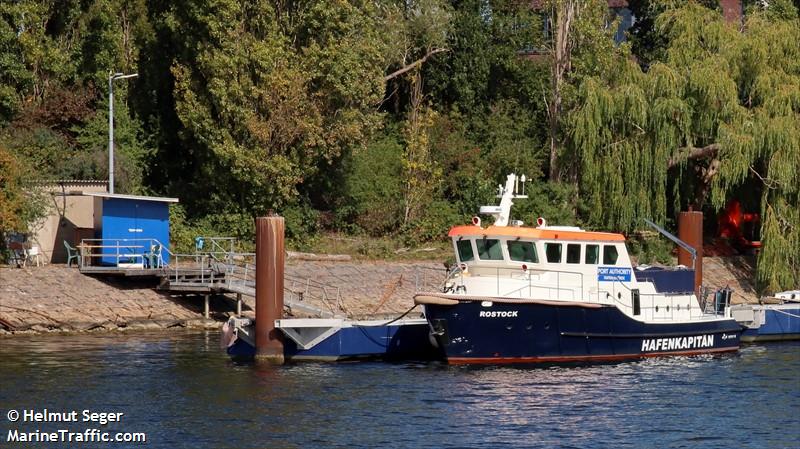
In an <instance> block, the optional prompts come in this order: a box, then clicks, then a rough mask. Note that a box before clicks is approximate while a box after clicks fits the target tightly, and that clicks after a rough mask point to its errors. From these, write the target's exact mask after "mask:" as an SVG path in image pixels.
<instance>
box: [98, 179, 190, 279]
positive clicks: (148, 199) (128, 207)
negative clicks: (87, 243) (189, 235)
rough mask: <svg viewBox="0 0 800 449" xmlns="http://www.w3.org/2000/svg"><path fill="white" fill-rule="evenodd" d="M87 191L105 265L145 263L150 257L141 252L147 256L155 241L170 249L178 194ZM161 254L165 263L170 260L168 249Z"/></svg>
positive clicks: (101, 260)
mask: <svg viewBox="0 0 800 449" xmlns="http://www.w3.org/2000/svg"><path fill="white" fill-rule="evenodd" d="M85 195H87V196H92V197H94V234H95V239H98V241H97V242H96V243H95V245H96V246H99V247H101V249H100V253H101V254H102V257H99V259H100V263H101V264H102V265H122V263H133V264H136V263H139V264H143V263H147V261H146V260H144V259H143V258H142V255H145V257H146V255H147V254H148V253H150V252H151V251H152V250H153V246H154V245H156V244H158V245H161V246H162V248H164V249H169V204H170V203H177V202H178V199H177V198H161V197H153V196H137V195H120V194H111V193H86V194H85ZM115 245H116V246H117V247H116V248H113V246H115ZM120 246H121V247H122V249H120V248H119V247H120ZM161 257H162V260H163V262H164V263H168V262H169V252H167V251H161ZM96 262H97V261H95V263H96Z"/></svg>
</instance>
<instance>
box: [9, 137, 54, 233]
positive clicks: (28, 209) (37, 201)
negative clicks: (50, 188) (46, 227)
mask: <svg viewBox="0 0 800 449" xmlns="http://www.w3.org/2000/svg"><path fill="white" fill-rule="evenodd" d="M31 173H32V169H31V168H30V167H29V166H27V165H26V164H25V162H24V161H21V160H19V158H17V157H15V156H14V154H13V153H11V152H10V151H8V150H7V149H5V148H4V147H3V146H2V145H0V233H4V232H8V231H16V232H22V233H25V232H27V231H28V230H29V229H30V228H31V227H32V226H33V225H34V224H35V223H36V222H37V221H38V220H40V219H41V218H42V217H43V216H44V215H45V206H46V197H45V195H44V194H43V193H42V192H41V191H40V190H39V189H37V188H36V186H34V185H30V184H29V183H28V184H26V181H28V180H30V175H31Z"/></svg>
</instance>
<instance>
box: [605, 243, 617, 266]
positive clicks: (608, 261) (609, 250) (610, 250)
mask: <svg viewBox="0 0 800 449" xmlns="http://www.w3.org/2000/svg"><path fill="white" fill-rule="evenodd" d="M618 258H619V253H617V247H616V246H613V245H603V265H616V264H617V259H618Z"/></svg>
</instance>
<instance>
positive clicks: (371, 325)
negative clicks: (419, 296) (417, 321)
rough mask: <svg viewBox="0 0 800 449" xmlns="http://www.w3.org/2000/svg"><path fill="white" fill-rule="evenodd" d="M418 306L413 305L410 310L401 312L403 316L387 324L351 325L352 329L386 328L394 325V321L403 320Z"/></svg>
mask: <svg viewBox="0 0 800 449" xmlns="http://www.w3.org/2000/svg"><path fill="white" fill-rule="evenodd" d="M418 305H419V304H414V305H413V306H411V308H410V309H408V310H406V311H405V312H403V314H402V315H400V316H399V317H397V318H395V319H393V320H391V321H387V322H385V323H380V324H354V325H353V327H380V326H388V325H390V324H392V323H394V322H396V321H400V320H402V319H403V318H405V316H406V315H408V314H409V313H411V311H412V310H414V309H416V308H417V306H418Z"/></svg>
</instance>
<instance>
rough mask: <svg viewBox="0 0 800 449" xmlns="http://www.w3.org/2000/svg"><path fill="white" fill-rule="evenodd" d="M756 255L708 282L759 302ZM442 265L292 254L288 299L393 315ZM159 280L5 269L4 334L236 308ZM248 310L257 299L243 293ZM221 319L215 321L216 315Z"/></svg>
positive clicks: (136, 325) (158, 321) (713, 270)
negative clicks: (162, 287)
mask: <svg viewBox="0 0 800 449" xmlns="http://www.w3.org/2000/svg"><path fill="white" fill-rule="evenodd" d="M752 273H754V269H753V262H752V259H749V258H742V257H708V258H705V259H704V284H705V285H708V286H709V287H712V288H722V287H726V286H729V287H731V288H733V289H734V291H735V293H734V296H733V299H734V302H737V303H740V302H754V301H757V296H756V293H755V291H754V289H753V283H752ZM444 274H445V270H444V266H443V265H442V264H441V263H434V262H416V263H392V262H382V261H372V262H354V261H345V262H336V261H325V262H323V261H290V262H289V263H288V264H287V266H286V279H285V287H286V289H287V298H288V297H291V298H293V299H295V300H302V301H303V302H305V303H307V304H310V305H313V306H315V307H317V308H320V309H323V310H328V311H331V312H334V313H336V314H337V315H346V316H348V317H354V318H366V317H370V316H372V317H374V316H380V317H391V316H397V315H399V314H400V313H403V312H405V311H407V310H408V309H409V308H410V307H412V306H413V299H412V297H413V294H414V292H415V291H417V290H428V291H430V290H433V289H436V288H438V286H439V285H440V283H441V281H442V280H443V277H444ZM157 284H158V280H157V279H153V278H151V279H143V280H138V281H137V280H135V278H124V277H92V276H85V275H82V274H80V273H79V272H78V270H77V269H76V268H67V267H66V266H64V265H49V266H45V267H28V268H22V269H19V268H0V335H3V334H9V333H25V332H48V331H62V332H81V331H90V330H114V329H150V328H170V327H197V326H211V327H214V328H216V327H217V326H218V325H219V324H218V321H219V320H224V319H226V318H227V317H228V316H230V315H232V314H233V313H235V312H234V309H235V302H234V301H232V300H233V299H234V296H233V295H228V296H227V297H217V298H215V299H214V300H213V302H212V307H211V308H212V312H213V313H212V318H214V320H205V319H203V315H202V313H203V310H202V309H203V298H202V297H201V296H196V295H194V296H193V295H176V294H169V293H168V292H164V291H159V290H156V289H155V287H156V285H157ZM243 301H244V308H243V315H244V316H253V305H254V304H253V302H254V299H253V298H250V297H247V296H245V297H243ZM215 320H216V321H215Z"/></svg>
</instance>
